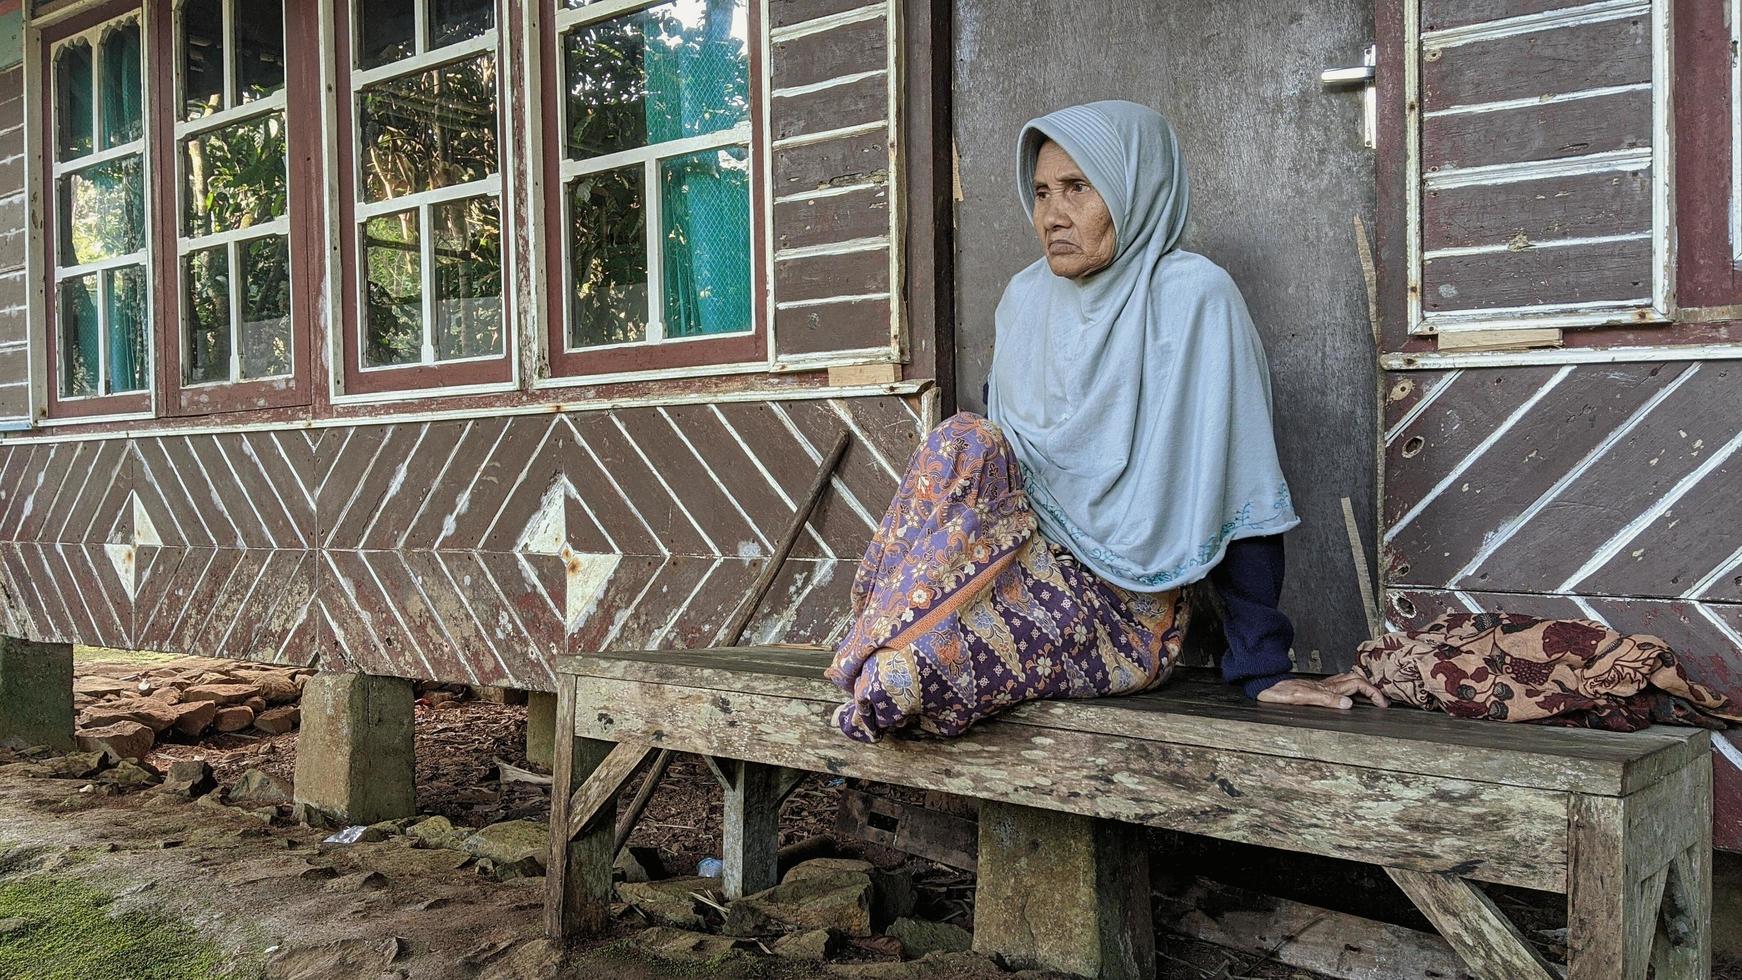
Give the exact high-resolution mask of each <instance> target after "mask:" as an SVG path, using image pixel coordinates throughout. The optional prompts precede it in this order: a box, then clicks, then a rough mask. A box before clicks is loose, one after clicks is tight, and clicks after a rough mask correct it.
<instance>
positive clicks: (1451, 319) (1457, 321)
mask: <svg viewBox="0 0 1742 980" xmlns="http://www.w3.org/2000/svg"><path fill="white" fill-rule="evenodd" d="M1661 322H1663V318H1662V317H1660V316H1658V315H1657V313H1656V312H1655V311H1654V310H1653V309H1652V307H1651V297H1649V296H1639V297H1635V298H1633V299H1614V300H1597V301H1595V302H1585V303H1538V304H1535V305H1531V306H1483V307H1477V308H1475V309H1470V310H1454V311H1452V312H1450V313H1429V314H1428V315H1427V317H1426V318H1424V319H1423V320H1422V323H1423V324H1425V325H1427V326H1428V327H1431V328H1432V330H1433V331H1437V332H1439V333H1454V332H1456V331H1459V330H1472V331H1488V330H1528V329H1531V328H1532V327H1598V326H1622V325H1626V326H1635V327H1637V326H1640V325H1641V324H1646V323H1661ZM1656 349H1657V350H1667V351H1671V352H1674V351H1677V350H1686V349H1687V348H1676V347H1661V348H1656ZM1539 353H1540V352H1539ZM1387 356H1391V355H1387ZM1448 356H1449V355H1448Z"/></svg>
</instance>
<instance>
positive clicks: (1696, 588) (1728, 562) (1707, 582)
mask: <svg viewBox="0 0 1742 980" xmlns="http://www.w3.org/2000/svg"><path fill="white" fill-rule="evenodd" d="M1737 565H1742V546H1738V547H1737V548H1736V550H1735V551H1732V552H1730V556H1729V557H1728V558H1725V559H1724V560H1723V561H1720V562H1718V564H1717V566H1716V567H1715V568H1713V569H1712V570H1711V571H1709V572H1707V573H1706V574H1704V575H1702V576H1700V580H1699V581H1698V582H1695V583H1694V584H1693V587H1692V588H1690V589H1688V590H1687V591H1686V592H1683V593H1682V596H1681V597H1682V598H1683V599H1694V600H1698V599H1699V597H1700V594H1701V593H1703V592H1705V591H1706V590H1707V589H1710V588H1711V587H1712V586H1714V585H1717V584H1718V580H1719V579H1721V578H1723V577H1724V573H1725V572H1728V571H1730V570H1732V569H1734V568H1735V567H1736V566H1737Z"/></svg>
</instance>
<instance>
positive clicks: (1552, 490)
mask: <svg viewBox="0 0 1742 980" xmlns="http://www.w3.org/2000/svg"><path fill="white" fill-rule="evenodd" d="M1699 370H1700V365H1699V364H1698V363H1695V364H1693V365H1691V366H1690V367H1689V368H1688V369H1687V370H1686V371H1683V372H1682V373H1681V374H1678V375H1676V376H1675V378H1674V379H1672V380H1671V381H1670V382H1669V383H1668V384H1666V385H1664V386H1663V387H1662V388H1659V389H1658V390H1657V391H1655V392H1653V393H1652V395H1651V397H1650V398H1647V399H1646V400H1645V402H1644V403H1643V404H1641V405H1640V406H1639V407H1638V408H1636V409H1634V410H1633V414H1631V415H1629V416H1627V418H1626V419H1624V420H1623V421H1622V422H1621V424H1620V425H1617V426H1616V427H1615V428H1613V429H1611V430H1609V434H1608V435H1606V436H1604V437H1603V441H1601V442H1599V443H1597V445H1596V446H1595V447H1593V448H1592V449H1591V451H1590V452H1588V453H1586V454H1585V456H1584V458H1583V459H1580V460H1579V461H1578V462H1577V463H1574V464H1573V465H1572V466H1571V467H1570V468H1568V469H1567V471H1566V472H1565V473H1562V474H1561V476H1560V479H1558V480H1556V481H1555V482H1554V484H1553V485H1551V486H1550V487H1549V488H1548V489H1547V490H1544V491H1543V492H1542V495H1541V496H1539V497H1537V498H1536V499H1535V500H1533V501H1531V502H1530V505H1529V506H1527V507H1525V508H1524V509H1523V510H1522V511H1519V512H1518V514H1517V516H1515V517H1514V518H1513V519H1512V520H1511V521H1509V522H1507V523H1505V524H1502V525H1501V526H1500V527H1499V528H1498V529H1496V530H1495V531H1494V532H1493V533H1491V534H1489V535H1488V537H1487V539H1486V540H1485V541H1483V542H1482V547H1481V548H1480V549H1479V550H1477V552H1476V554H1475V556H1474V557H1472V558H1471V559H1470V561H1469V563H1468V564H1466V565H1465V566H1464V567H1463V568H1461V569H1459V570H1458V571H1457V573H1456V574H1454V575H1453V576H1452V577H1451V580H1450V581H1449V582H1448V583H1447V585H1456V584H1458V580H1459V579H1462V578H1465V577H1466V576H1469V575H1473V574H1475V572H1476V569H1478V568H1480V567H1482V563H1483V562H1485V561H1487V560H1488V559H1489V558H1491V557H1493V555H1494V553H1495V552H1496V551H1499V550H1500V549H1501V547H1503V546H1504V545H1505V544H1506V542H1508V541H1510V540H1512V536H1513V535H1515V534H1517V533H1518V531H1519V529H1520V528H1522V527H1524V525H1526V524H1529V523H1530V522H1531V521H1532V520H1535V519H1536V516H1537V515H1538V514H1540V513H1542V512H1543V510H1544V508H1546V507H1548V505H1549V504H1550V503H1551V502H1552V501H1554V499H1555V498H1556V497H1559V496H1560V495H1561V493H1562V492H1563V491H1565V490H1566V488H1567V487H1570V486H1572V485H1573V484H1574V483H1577V482H1578V481H1579V480H1580V479H1582V478H1583V477H1584V475H1585V474H1586V473H1588V472H1590V470H1591V467H1592V466H1595V465H1596V463H1597V461H1598V460H1599V459H1602V458H1603V457H1604V456H1606V455H1608V453H1609V451H1610V450H1611V449H1614V448H1615V445H1616V444H1617V443H1619V442H1620V441H1621V440H1622V439H1625V438H1626V437H1627V434H1628V433H1630V432H1632V431H1633V430H1634V429H1635V428H1637V427H1638V425H1639V423H1640V422H1642V421H1644V420H1645V417H1646V416H1647V415H1650V414H1651V413H1652V412H1653V411H1655V410H1656V409H1657V406H1659V405H1661V404H1663V402H1664V400H1665V399H1667V398H1668V397H1669V396H1671V395H1673V394H1675V393H1676V390H1677V389H1678V388H1680V387H1681V386H1682V385H1684V384H1686V383H1687V381H1688V379H1689V378H1691V377H1693V376H1694V375H1695V374H1698V373H1699Z"/></svg>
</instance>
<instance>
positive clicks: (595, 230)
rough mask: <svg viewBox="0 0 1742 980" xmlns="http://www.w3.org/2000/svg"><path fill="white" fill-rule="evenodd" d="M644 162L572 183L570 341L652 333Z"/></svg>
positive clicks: (579, 343)
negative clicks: (642, 165)
mask: <svg viewBox="0 0 1742 980" xmlns="http://www.w3.org/2000/svg"><path fill="white" fill-rule="evenodd" d="M644 172H645V171H644V170H643V169H642V168H641V167H640V166H638V165H637V166H628V167H622V168H619V169H617V170H607V171H604V172H602V173H596V174H587V175H585V176H583V177H579V178H577V179H576V180H575V181H574V182H573V183H572V184H570V185H569V263H570V270H571V277H570V282H569V346H571V347H587V346H591V345H594V344H620V343H627V342H629V341H636V340H645V339H646V338H647V239H646V237H645V236H646V233H647V210H646V208H645V207H643V202H644V200H645V197H644V194H643V187H642V185H643V184H644V183H645V181H644V180H643V177H642V175H643V173H644Z"/></svg>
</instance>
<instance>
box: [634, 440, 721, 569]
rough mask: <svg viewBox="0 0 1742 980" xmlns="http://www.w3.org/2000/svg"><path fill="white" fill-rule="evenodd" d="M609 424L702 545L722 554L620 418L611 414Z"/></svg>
mask: <svg viewBox="0 0 1742 980" xmlns="http://www.w3.org/2000/svg"><path fill="white" fill-rule="evenodd" d="M611 423H612V424H613V425H615V426H617V431H618V432H621V433H623V441H624V442H627V443H629V448H630V449H632V450H634V451H635V455H636V456H638V457H640V458H641V462H642V463H644V464H646V466H647V471H648V472H649V473H652V474H653V478H654V479H655V480H657V481H659V485H660V486H661V487H664V488H665V492H666V493H667V494H669V495H671V501H672V503H674V504H677V509H678V510H680V511H682V512H683V516H684V517H685V518H686V519H687V520H688V521H689V522H690V526H691V527H693V528H695V529H696V533H697V534H699V535H701V537H702V543H703V544H706V545H707V546H708V550H710V551H712V552H713V553H714V554H716V555H718V554H722V552H721V551H720V546H719V545H718V544H716V543H715V542H714V539H713V538H711V537H708V532H707V530H706V529H704V528H703V527H702V522H701V521H698V520H696V515H694V514H692V513H690V509H689V505H687V504H685V503H684V502H683V497H682V496H680V495H679V494H678V492H677V491H676V490H673V489H672V488H671V484H670V483H667V482H666V479H665V474H664V473H661V472H660V471H659V467H658V466H655V465H654V463H653V460H651V459H648V458H647V454H646V453H645V452H642V451H641V444H640V443H638V442H636V441H635V437H634V436H632V435H630V434H629V430H628V429H627V428H625V427H624V426H623V418H622V416H620V415H617V414H616V413H612V415H611Z"/></svg>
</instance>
